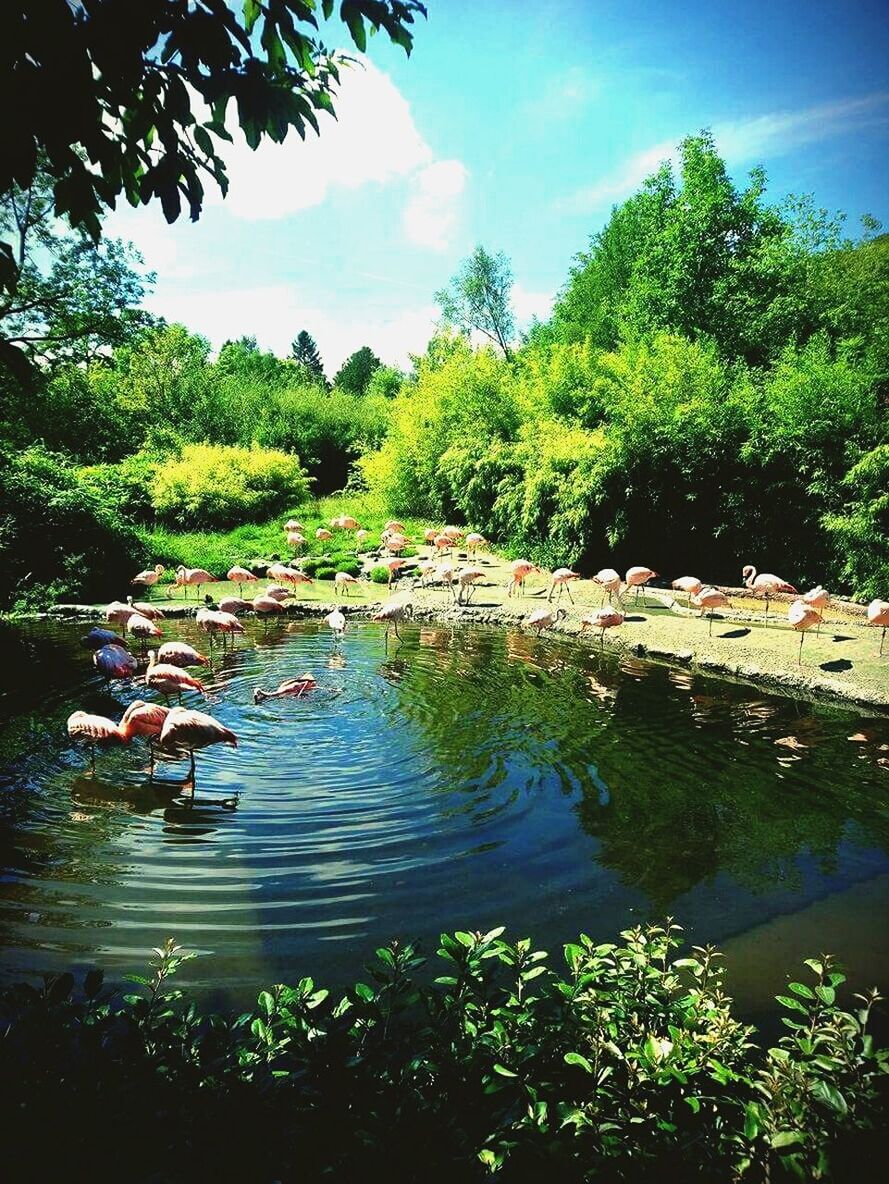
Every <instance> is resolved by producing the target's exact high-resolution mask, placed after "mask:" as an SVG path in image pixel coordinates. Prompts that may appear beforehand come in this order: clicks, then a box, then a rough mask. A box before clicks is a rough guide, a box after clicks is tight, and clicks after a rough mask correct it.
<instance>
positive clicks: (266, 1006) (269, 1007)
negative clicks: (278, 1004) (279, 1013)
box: [259, 991, 275, 1016]
mask: <svg viewBox="0 0 889 1184" xmlns="http://www.w3.org/2000/svg"><path fill="white" fill-rule="evenodd" d="M259 1006H260V1007H261V1008H262V1009H263V1011H264V1012H265V1013H266V1015H268V1016H271V1015H272V1014H273V1013H274V1011H275V999H274V996H273V995H271V994H269V992H268V991H260V993H259Z"/></svg>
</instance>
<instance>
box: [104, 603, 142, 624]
mask: <svg viewBox="0 0 889 1184" xmlns="http://www.w3.org/2000/svg"><path fill="white" fill-rule="evenodd" d="M137 612H138V609H135V608H133V606H132V605H131V604H124V603H123V601H120V600H112V601H111V603H110V604H109V605H108V607H107V608H106V609H105V620H106V621H108V622H109V623H111V624H114V625H126V623H127V621H128V620H129V619H130V617H135V616H136V614H137Z"/></svg>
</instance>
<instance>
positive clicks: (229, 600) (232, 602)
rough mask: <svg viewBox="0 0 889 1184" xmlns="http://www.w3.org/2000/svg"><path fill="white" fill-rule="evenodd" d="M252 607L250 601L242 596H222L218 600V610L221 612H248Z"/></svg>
mask: <svg viewBox="0 0 889 1184" xmlns="http://www.w3.org/2000/svg"><path fill="white" fill-rule="evenodd" d="M252 607H253V605H252V602H251V601H249V600H245V599H244V598H243V597H242V596H223V597H222V599H221V600H220V601H219V611H220V612H221V613H234V614H235V615H237V614H238V613H249V612H250V609H251V608H252Z"/></svg>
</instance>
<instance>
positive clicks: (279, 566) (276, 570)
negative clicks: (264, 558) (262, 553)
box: [266, 563, 296, 581]
mask: <svg viewBox="0 0 889 1184" xmlns="http://www.w3.org/2000/svg"><path fill="white" fill-rule="evenodd" d="M266 575H267V576H268V578H269V579H270V580H282V581H289V580H290V579H292V577H293V576H295V575H296V568H295V567H288V565H287V564H286V563H273V564H272V565H271V567H270V568H269V569H268V571H267V572H266Z"/></svg>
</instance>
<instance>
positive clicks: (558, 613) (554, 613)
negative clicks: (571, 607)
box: [525, 608, 568, 637]
mask: <svg viewBox="0 0 889 1184" xmlns="http://www.w3.org/2000/svg"><path fill="white" fill-rule="evenodd" d="M567 616H568V613H567V611H566V610H565V609H563V608H535V610H534V612H533V613H531V615H530V616H529V617H528V619H527V621H526V622H525V624H526V625H527V626H528V627H529V629H536V630H537V636H538V637H539V636H540V634H541V631H542V630H544V629H552V627H553V626H554V625H555V624H557V622H559V621H561V620H562V618H563V617H567Z"/></svg>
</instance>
